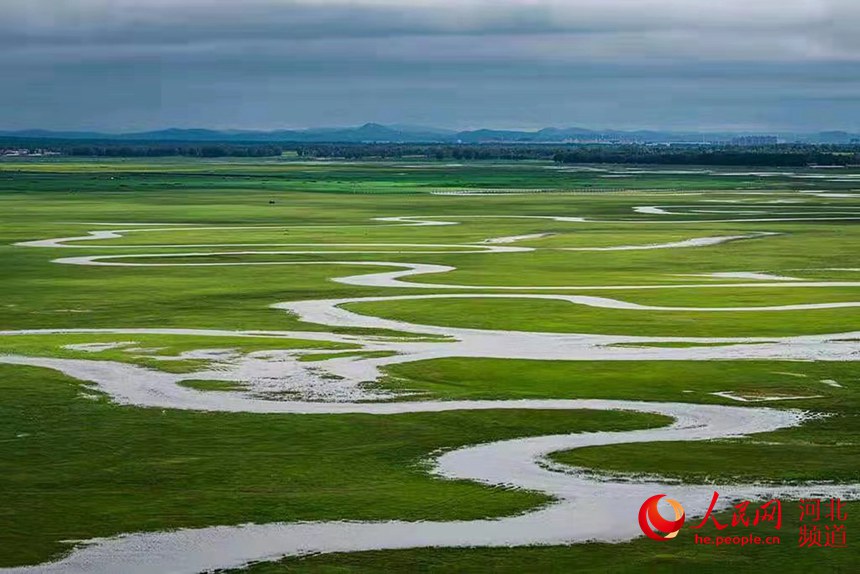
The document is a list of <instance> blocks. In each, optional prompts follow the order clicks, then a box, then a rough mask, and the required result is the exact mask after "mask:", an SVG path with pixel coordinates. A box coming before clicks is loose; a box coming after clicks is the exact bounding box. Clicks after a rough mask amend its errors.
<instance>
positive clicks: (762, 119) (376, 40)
mask: <svg viewBox="0 0 860 574" xmlns="http://www.w3.org/2000/svg"><path fill="white" fill-rule="evenodd" d="M0 13H2V14H3V18H2V19H0V74H2V76H3V77H4V78H7V79H10V80H11V81H7V82H4V84H5V85H4V90H2V91H0V127H2V128H23V127H34V126H37V127H62V128H82V127H88V128H99V129H138V128H141V129H143V128H150V127H162V126H165V125H184V126H190V125H196V126H218V127H227V126H233V127H257V128H274V127H284V126H306V125H319V124H332V123H339V124H344V123H358V122H363V121H384V122H406V121H408V122H421V123H435V124H441V125H448V126H454V127H459V126H464V125H477V124H480V123H488V124H489V123H491V124H492V125H506V126H541V125H550V124H554V125H566V124H584V125H589V126H617V127H660V126H676V127H685V128H692V127H699V126H701V127H722V126H733V127H743V126H748V127H751V128H761V129H769V128H797V129H804V128H809V129H814V128H819V127H826V128H851V129H860V125H858V124H860V118H858V111H860V105H858V102H860V85H858V81H857V80H856V79H855V78H858V77H860V75H858V74H857V72H858V68H860V35H858V34H857V33H856V30H857V28H858V26H860V3H858V2H856V1H854V0H778V1H775V0H757V1H750V0H721V1H720V2H714V1H712V0H590V1H586V0H567V1H562V0H554V1H553V0H507V1H504V0H496V1H490V0H459V1H445V0H411V1H406V0H404V1H394V0H354V1H345V0H292V1H291V0H281V1H278V0H245V1H244V2H225V1H223V0H221V1H216V0H134V1H133V0H64V1H63V2H55V1H54V0H29V1H25V0H0ZM825 108H826V109H825Z"/></svg>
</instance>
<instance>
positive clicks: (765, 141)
mask: <svg viewBox="0 0 860 574" xmlns="http://www.w3.org/2000/svg"><path fill="white" fill-rule="evenodd" d="M729 143H731V144H732V145H741V146H759V145H774V144H778V143H779V138H777V137H776V136H738V137H736V138H732V139H731V141H730V142H729Z"/></svg>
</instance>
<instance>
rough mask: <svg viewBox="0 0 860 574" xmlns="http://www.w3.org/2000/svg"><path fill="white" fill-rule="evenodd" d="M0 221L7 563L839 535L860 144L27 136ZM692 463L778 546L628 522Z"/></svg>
mask: <svg viewBox="0 0 860 574" xmlns="http://www.w3.org/2000/svg"><path fill="white" fill-rule="evenodd" d="M0 220H2V232H0V233H2V237H0V260H2V266H3V270H4V277H3V281H2V283H0V289H2V301H0V388H2V396H3V400H2V402H0V411H2V412H0V517H2V523H3V524H5V525H6V526H7V527H6V528H4V529H2V530H0V572H9V573H12V572H15V573H24V572H28V573H29V572H34V573H35V572H58V573H59V572H62V573H66V572H80V573H83V572H105V573H109V572H152V571H159V572H188V573H193V572H205V571H214V570H230V569H238V568H247V569H248V570H249V571H250V572H254V573H271V572H286V571H290V572H294V571H295V572H344V571H348V572H376V571H435V570H445V571H464V572H469V571H473V572H477V571H499V572H521V571H523V570H524V569H526V568H528V569H530V570H532V571H534V570H535V569H541V570H547V571H559V572H567V571H571V570H572V569H574V568H575V569H576V570H578V571H586V572H591V571H593V572H605V571H625V572H632V571H661V570H679V571H681V570H683V571H688V570H690V569H692V568H697V569H699V570H701V571H718V570H719V571H724V570H725V569H726V568H727V567H731V566H734V567H739V568H744V569H755V568H759V567H762V566H767V567H768V568H774V567H779V568H780V569H781V570H782V571H785V572H809V571H815V567H816V565H818V564H821V563H822V561H826V563H827V564H828V568H829V569H830V571H845V572H850V571H852V567H856V563H857V562H858V560H860V546H858V544H860V541H858V540H860V539H858V538H857V537H858V536H860V517H858V514H857V513H858V512H860V503H858V502H851V501H858V500H860V470H858V469H860V446H858V444H860V419H858V414H857V413H858V406H860V366H858V361H860V289H858V288H860V258H858V256H857V254H858V253H860V226H858V223H860V174H858V173H857V171H856V170H850V169H830V170H809V169H808V170H796V171H780V172H762V171H760V170H756V169H753V168H751V169H749V170H731V171H729V170H718V169H711V170H686V171H682V172H678V171H677V170H671V169H662V168H649V169H647V170H641V169H640V170H634V169H630V168H611V167H604V168H593V167H592V168H589V169H576V168H574V167H571V166H568V167H562V168H559V167H557V166H555V165H553V164H550V163H543V162H518V163H513V162H511V163H504V162H467V163H464V164H456V165H452V164H446V163H443V162H408V163H407V162H356V163H348V162H323V161H316V162H300V161H295V160H287V159H284V160H233V161H217V160H210V161H204V160H159V161H149V162H144V161H141V160H123V161H120V160H116V161H69V160H42V161H37V160H26V161H25V160H21V161H4V162H0ZM715 490H716V491H718V492H719V493H720V495H721V498H720V501H719V504H718V507H717V510H718V511H720V514H719V515H718V518H719V520H721V521H723V522H725V521H727V520H728V521H730V520H731V516H732V512H731V510H730V504H731V502H732V501H737V500H757V501H765V500H769V499H772V498H774V497H779V498H780V499H781V500H783V525H782V532H781V534H782V538H783V542H782V544H781V545H779V546H756V547H750V548H745V549H744V552H743V553H741V552H737V551H735V550H736V549H734V548H731V547H728V548H714V547H711V546H703V545H696V544H694V543H693V532H692V531H691V530H689V529H682V530H681V532H680V534H679V535H678V537H677V539H675V540H671V541H666V542H659V543H658V542H654V541H651V540H647V539H645V538H643V537H642V536H641V535H642V532H641V530H640V529H639V525H638V523H637V513H638V512H639V507H640V505H641V504H642V502H643V501H644V500H645V499H647V498H648V497H650V496H652V495H654V494H658V493H666V494H668V495H669V496H670V497H671V498H674V499H677V500H679V501H681V502H682V503H683V505H684V508H685V509H686V513H687V518H688V520H689V524H695V523H697V522H699V521H700V520H701V518H702V516H703V515H704V514H705V512H706V510H707V508H708V503H709V502H710V499H711V494H712V493H713V492H714V491H715ZM801 498H826V499H830V498H839V499H841V500H843V501H846V504H844V506H843V508H844V511H845V512H846V513H847V517H848V518H847V522H846V529H847V532H848V540H849V542H848V545H847V547H846V548H838V549H837V548H813V549H810V548H799V547H798V544H797V539H796V538H797V532H798V516H799V513H798V511H797V503H796V501H797V500H799V499H801ZM750 530H751V531H752V532H761V533H768V534H770V533H772V530H773V525H771V524H766V525H759V526H756V527H755V528H751V529H750ZM699 533H701V534H707V535H714V533H715V529H714V528H713V527H712V526H708V527H706V528H704V529H702V530H701V531H699ZM622 558H623V560H622ZM614 560H619V562H618V563H619V564H622V563H623V564H624V566H623V567H622V566H618V567H617V568H615V567H614V566H612V564H613V561H614Z"/></svg>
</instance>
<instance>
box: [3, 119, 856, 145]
mask: <svg viewBox="0 0 860 574" xmlns="http://www.w3.org/2000/svg"><path fill="white" fill-rule="evenodd" d="M743 136H773V137H777V138H779V140H780V141H784V142H791V143H794V142H797V143H814V144H850V143H860V134H855V133H848V132H844V131H825V132H818V133H811V134H794V133H767V134H764V133H763V134H755V133H739V132H672V131H657V130H637V131H621V130H590V129H586V128H579V127H568V128H554V127H548V128H543V129H540V130H535V131H523V130H494V129H477V130H465V131H459V132H458V131H451V130H445V129H438V128H432V127H421V126H400V125H391V126H386V125H382V124H375V123H367V124H364V125H362V126H358V127H345V128H312V129H306V130H274V131H250V130H208V129H180V128H169V129H164V130H156V131H147V132H132V133H118V134H112V133H99V132H86V131H51V130H36V129H34V130H20V131H0V137H6V138H22V139H23V138H26V139H62V140H102V141H147V142H170V141H175V142H224V143H239V142H241V143H274V142H283V143H286V142H290V143H654V144H659V143H720V142H731V141H732V140H733V139H736V138H738V137H743Z"/></svg>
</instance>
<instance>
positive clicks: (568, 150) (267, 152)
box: [0, 138, 860, 168]
mask: <svg viewBox="0 0 860 574" xmlns="http://www.w3.org/2000/svg"><path fill="white" fill-rule="evenodd" d="M28 148H29V149H33V150H50V151H53V152H58V153H60V154H63V155H68V156H73V157H170V156H181V157H200V158H218V157H259V158H264V157H279V156H281V155H283V154H284V153H285V152H293V153H295V154H296V155H297V156H298V157H301V158H307V159H314V158H320V159H347V160H362V159H382V160H387V159H391V160H394V159H407V160H408V159H420V160H437V161H471V160H509V161H515V160H545V161H555V162H557V163H562V164H568V163H593V164H602V163H608V164H664V165H673V164H674V165H703V166H718V165H723V166H763V167H791V168H796V167H804V166H809V165H836V166H848V165H860V145H812V144H777V145H762V146H732V145H725V144H710V145H693V144H689V145H684V144H674V145H644V144H566V145H562V144H398V143H342V144H341V143H314V144H304V143H278V144H270V143H265V144H260V143H234V142H229V143H228V142H205V143H196V142H117V141H80V140H48V139H30V140H20V139H12V140H3V139H2V138H0V150H3V149H10V150H17V149H28Z"/></svg>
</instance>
